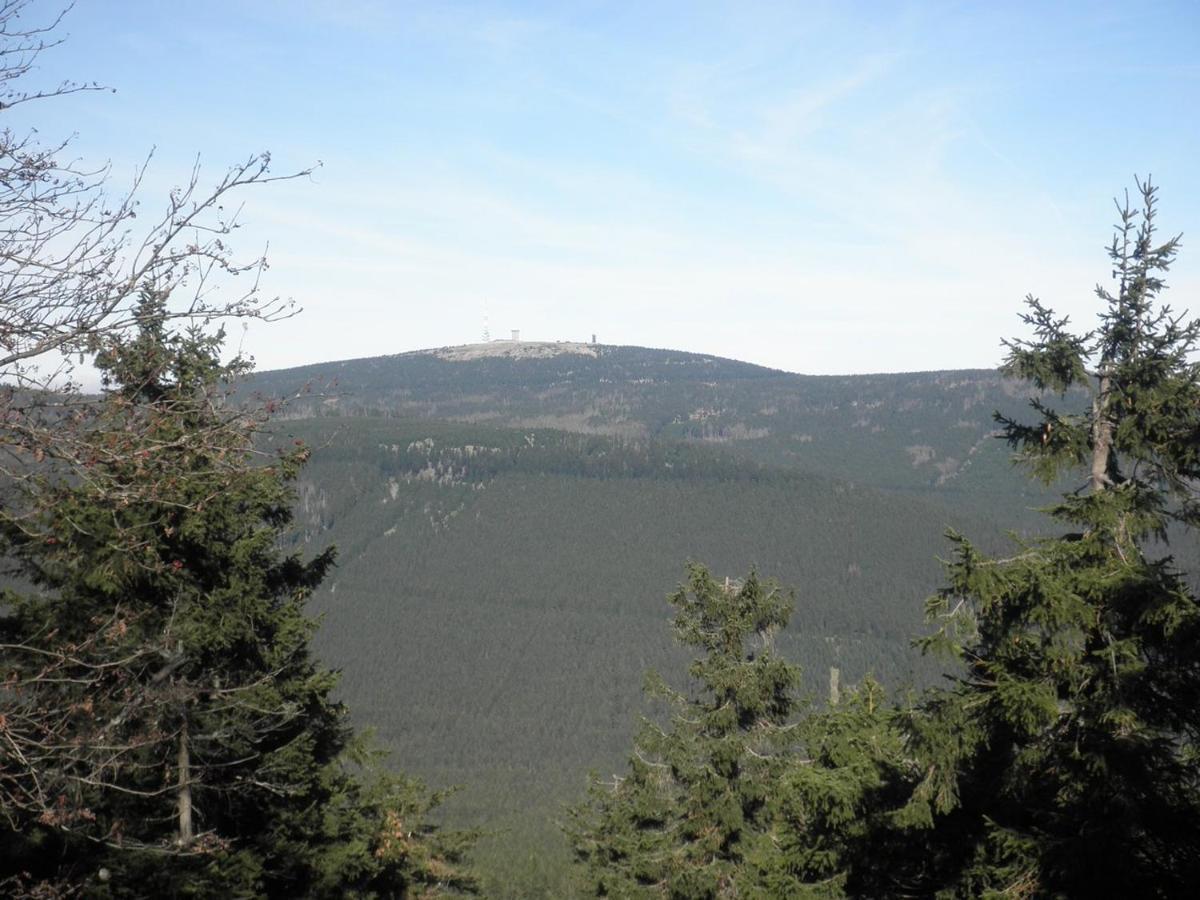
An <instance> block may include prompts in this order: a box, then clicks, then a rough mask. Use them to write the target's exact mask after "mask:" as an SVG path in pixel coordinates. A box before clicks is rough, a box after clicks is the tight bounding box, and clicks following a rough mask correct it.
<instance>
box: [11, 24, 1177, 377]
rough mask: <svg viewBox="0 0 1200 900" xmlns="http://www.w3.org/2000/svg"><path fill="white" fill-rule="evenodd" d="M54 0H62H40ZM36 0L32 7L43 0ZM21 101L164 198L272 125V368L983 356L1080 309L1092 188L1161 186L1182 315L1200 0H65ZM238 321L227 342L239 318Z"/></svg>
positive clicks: (1089, 246)
mask: <svg viewBox="0 0 1200 900" xmlns="http://www.w3.org/2000/svg"><path fill="white" fill-rule="evenodd" d="M46 8H47V9H49V6H47V7H46ZM35 11H36V10H35ZM63 31H64V32H65V34H66V36H67V40H66V42H65V44H64V45H63V46H61V47H59V48H56V49H54V50H53V51H51V52H49V53H47V54H46V55H44V56H43V57H42V59H41V60H40V71H39V72H38V73H37V76H36V77H37V78H39V79H43V80H46V81H51V80H58V79H62V78H74V79H80V80H96V81H100V82H102V83H104V84H105V85H108V86H111V87H113V88H115V89H116V90H115V93H94V94H81V95H75V96H72V97H69V98H62V99H59V100H56V101H54V102H53V103H42V104H33V105H30V106H28V107H26V108H18V110H17V111H14V112H16V113H19V116H20V117H21V118H17V116H14V117H13V119H12V120H10V122H9V125H10V127H14V125H21V124H29V125H34V126H36V127H37V128H38V129H39V131H40V132H41V133H42V134H43V135H45V136H46V137H47V138H51V137H57V136H66V135H68V134H71V133H74V134H76V135H77V137H76V138H75V143H74V145H73V148H74V152H75V153H77V154H78V155H79V156H80V157H82V158H84V159H88V160H100V161H103V160H111V162H112V166H113V179H114V182H115V183H116V184H117V185H121V184H124V183H126V182H127V181H129V180H130V179H131V178H132V175H133V172H134V170H135V168H136V166H137V165H138V164H139V163H140V162H142V161H144V159H145V158H146V156H147V154H148V153H149V152H150V150H151V149H152V148H153V149H154V158H153V161H152V163H151V167H150V170H149V173H148V176H147V179H146V182H145V184H144V186H143V195H142V196H143V202H144V203H145V204H147V205H150V206H153V204H154V202H155V198H156V196H162V195H163V193H164V192H165V191H166V190H168V189H169V188H170V187H171V186H172V185H174V184H177V183H179V182H181V181H183V180H184V179H185V178H186V176H187V174H188V172H189V171H190V168H191V164H192V161H193V160H194V158H195V156H196V155H197V154H199V156H200V159H201V162H202V165H203V166H204V172H205V175H206V177H208V178H210V179H215V178H216V177H217V176H218V175H219V173H220V172H221V171H222V170H223V169H224V167H225V166H226V165H227V164H229V163H231V162H234V161H236V160H239V159H241V158H243V157H245V156H247V155H248V154H250V153H252V152H255V151H259V150H264V149H269V150H271V151H272V153H273V155H274V159H275V168H276V171H278V172H280V173H282V172H285V171H289V170H295V169H301V168H304V167H307V166H309V165H311V164H313V163H315V162H317V161H318V160H319V161H320V162H321V163H322V165H321V168H320V169H319V170H318V172H317V173H316V174H315V175H314V176H313V177H312V178H311V179H303V180H298V181H294V182H289V183H285V184H276V185H273V186H269V187H264V188H261V189H256V190H254V191H252V192H249V193H247V194H246V196H245V197H244V199H245V202H246V208H245V212H244V214H243V221H244V222H245V223H246V227H245V228H244V229H243V231H242V232H241V233H240V234H239V236H238V247H239V248H240V249H244V250H245V252H246V253H247V254H253V253H256V252H258V251H259V250H261V249H262V247H263V246H264V245H265V244H266V243H267V242H268V241H269V243H270V260H271V271H270V272H269V274H268V276H267V280H266V286H267V288H268V289H269V290H270V291H271V292H273V293H278V294H282V295H285V296H290V297H293V298H294V299H295V300H296V301H298V302H299V304H300V305H302V306H303V307H304V312H303V314H302V315H300V316H298V317H296V318H295V319H294V320H291V321H288V322H285V323H278V324H275V325H271V326H269V327H264V326H254V327H251V328H250V330H249V331H248V332H247V333H246V334H245V336H244V342H245V348H246V350H248V351H249V352H250V353H251V354H252V355H254V356H255V357H256V358H257V360H258V362H259V365H260V366H261V367H265V368H275V367H279V366H285V365H296V364H301V363H306V362H316V361H320V360H327V359H341V358H348V357H358V356H372V355H378V354H385V353H396V352H402V351H405V350H412V349H418V348H422V347H431V346H443V345H448V344H459V343H467V342H471V341H477V340H479V338H480V335H481V332H482V329H483V321H484V316H485V315H487V317H488V320H489V322H490V326H491V332H492V334H493V336H497V335H501V334H507V332H508V330H509V329H512V328H519V329H520V330H521V333H522V336H523V337H525V338H528V339H543V340H557V339H564V340H588V339H590V337H591V335H592V334H593V333H595V334H597V335H598V337H599V339H600V341H601V342H605V343H622V344H639V345H646V346H659V347H674V348H679V349H686V350H694V351H702V352H710V353H718V354H722V355H726V356H732V357H735V358H739V359H746V360H750V361H753V362H758V363H762V364H765V365H771V366H776V367H779V368H783V369H788V370H792V371H799V372H810V373H847V372H868V371H910V370H922V369H943V368H957V367H969V366H970V367H974V366H989V365H994V364H996V363H997V362H998V361H999V360H1000V358H1001V355H1002V351H1001V348H1000V344H999V341H1000V338H1001V337H1003V336H1008V335H1012V334H1014V333H1017V332H1018V331H1019V323H1018V322H1017V313H1018V312H1019V310H1020V304H1021V299H1022V297H1023V296H1024V295H1025V294H1026V293H1028V292H1032V293H1035V294H1037V295H1039V296H1041V297H1042V299H1043V300H1045V301H1046V302H1048V303H1049V304H1051V305H1052V306H1054V307H1055V308H1057V309H1059V310H1060V311H1062V312H1065V313H1069V314H1071V315H1072V316H1073V317H1074V318H1075V320H1076V321H1081V322H1087V321H1089V320H1090V318H1091V316H1092V315H1093V314H1094V310H1095V306H1094V303H1093V297H1092V288H1093V287H1094V286H1095V284H1096V282H1097V281H1098V280H1102V279H1104V278H1105V277H1106V276H1107V265H1106V259H1105V257H1104V253H1103V247H1104V245H1105V243H1106V242H1107V239H1108V236H1109V231H1110V226H1111V224H1112V222H1113V221H1114V218H1115V217H1114V214H1113V207H1112V197H1113V195H1114V194H1117V193H1118V192H1121V191H1123V190H1124V189H1125V188H1126V187H1131V186H1132V179H1133V175H1134V173H1137V174H1139V175H1145V174H1146V173H1148V172H1149V173H1153V176H1154V179H1155V181H1156V182H1157V183H1159V184H1160V185H1161V186H1162V195H1161V197H1162V203H1161V216H1160V223H1161V224H1162V226H1163V228H1164V230H1165V231H1170V232H1176V231H1183V232H1184V233H1185V234H1184V250H1183V254H1182V256H1181V258H1180V261H1179V263H1178V264H1177V267H1176V269H1175V270H1174V273H1173V276H1172V279H1171V281H1172V285H1173V287H1172V291H1171V298H1172V300H1173V301H1174V302H1175V304H1176V305H1178V306H1181V307H1187V306H1189V305H1191V306H1193V307H1194V308H1195V310H1196V311H1197V312H1198V313H1200V302H1197V301H1196V298H1197V297H1198V296H1200V292H1198V291H1197V288H1198V287H1200V244H1198V245H1197V246H1196V247H1195V249H1194V250H1193V248H1192V242H1191V240H1189V238H1190V236H1191V235H1192V234H1195V235H1196V241H1197V242H1200V170H1198V166H1197V160H1198V159H1200V115H1198V113H1200V103H1198V100H1200V4H1196V3H1194V2H1182V3H1155V2H1143V3H1138V4H1132V3H1127V2H1126V3H1112V4H1108V3H1098V2H1093V3H1030V4H1022V3H1010V2H988V3H911V4H902V3H882V2H880V3H857V4H843V3H829V4H823V3H797V2H792V3H761V4H760V3H753V2H740V3H730V4H701V3H680V4H673V3H653V2H643V3H611V4H609V3H578V4H573V3H553V4H486V3H485V4H470V5H467V4H455V3H439V4H433V3H422V4H408V3H393V2H383V0H377V2H371V0H343V2H324V3H308V2H303V0H290V2H283V0H242V2H225V0H207V2H202V3H201V2H184V0H173V2H161V3H160V2H149V0H144V2H137V0H122V2H113V0H77V3H76V6H75V8H74V9H73V10H72V11H71V12H70V13H69V14H68V17H67V19H66V22H65V24H64V26H63ZM239 339H242V338H240V337H239Z"/></svg>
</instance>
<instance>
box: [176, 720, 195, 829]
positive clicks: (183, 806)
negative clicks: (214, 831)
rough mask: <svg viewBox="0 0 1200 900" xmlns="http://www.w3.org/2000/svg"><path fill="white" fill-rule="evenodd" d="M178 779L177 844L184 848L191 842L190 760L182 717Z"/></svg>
mask: <svg viewBox="0 0 1200 900" xmlns="http://www.w3.org/2000/svg"><path fill="white" fill-rule="evenodd" d="M178 766H179V778H178V781H177V785H178V787H177V789H176V796H177V798H178V800H179V844H180V846H181V847H186V846H187V845H188V844H190V843H191V842H192V837H193V831H192V759H191V753H190V751H189V749H188V721H187V715H186V714H185V715H184V717H183V726H182V727H181V728H180V730H179V760H178Z"/></svg>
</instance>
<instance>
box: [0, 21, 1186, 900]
mask: <svg viewBox="0 0 1200 900" xmlns="http://www.w3.org/2000/svg"><path fill="white" fill-rule="evenodd" d="M27 6H28V3H27V2H26V0H11V2H7V3H4V2H0V111H5V112H6V111H7V110H8V109H10V108H11V107H13V106H15V105H18V104H23V103H26V102H30V101H41V100H46V99H51V98H54V97H60V96H62V95H64V94H70V93H75V92H77V91H78V90H82V89H85V88H86V86H80V85H73V84H71V83H62V84H61V85H60V86H59V87H57V88H52V89H49V90H47V91H44V92H38V91H32V92H30V91H26V90H25V89H24V88H22V87H21V86H20V85H21V82H22V80H23V79H25V78H26V77H27V76H28V74H29V73H30V71H31V69H32V68H33V66H34V63H35V61H36V60H37V59H38V57H39V55H40V54H41V53H42V52H43V51H44V50H46V49H47V48H48V47H49V46H52V45H53V43H54V42H55V40H56V38H55V37H54V31H55V28H56V27H57V25H58V20H56V19H53V18H52V19H51V20H50V21H48V22H45V23H43V24H40V25H38V24H29V20H28V19H27V18H22V14H23V13H28V12H29V10H28V9H26V7H27ZM66 146H67V145H65V144H63V145H53V144H51V145H49V146H44V145H42V144H41V143H39V140H38V138H37V132H36V131H35V130H31V131H30V132H28V133H27V134H24V135H21V134H16V133H14V132H12V131H11V130H7V129H5V130H3V131H2V132H0V213H2V214H3V216H4V219H5V221H6V222H7V223H9V226H8V227H6V228H4V229H0V291H2V292H3V294H2V296H0V300H2V302H0V563H2V568H0V579H2V581H0V678H2V679H3V686H2V687H0V893H3V895H5V896H12V897H20V898H39V900H47V898H71V897H86V898H98V900H109V898H141V897H196V898H208V897H213V898H216V897H221V898H224V897H247V898H249V897H271V898H276V897H277V898H285V897H286V898H291V897H329V898H333V897H364V898H374V897H397V898H420V897H427V898H431V897H439V896H461V895H472V894H483V895H486V896H492V897H513V898H516V897H522V898H523V897H547V898H550V897H553V898H557V897H567V896H596V897H622V898H623V897H669V898H675V900H717V898H744V897H788V898H791V897H801V898H802V897H808V898H839V897H856V898H877V897H935V898H947V900H949V898H962V900H965V898H974V897H989V898H1026V897H1028V898H1034V897H1038V898H1040V897H1104V896H1121V897H1152V898H1176V897H1190V896H1192V895H1193V894H1194V892H1195V889H1196V885H1197V884H1200V603H1198V601H1197V577H1196V575H1197V573H1198V572H1200V552H1198V545H1197V542H1196V540H1195V530H1194V529H1195V528H1196V527H1197V526H1198V525H1200V496H1198V494H1197V490H1196V488H1197V484H1200V362H1197V352H1198V343H1200V319H1190V318H1188V316H1187V315H1186V314H1179V313H1177V312H1175V311H1173V310H1172V309H1171V307H1170V306H1168V305H1166V304H1165V303H1164V302H1163V297H1162V292H1163V290H1164V289H1165V287H1166V282H1165V278H1166V273H1167V272H1168V270H1169V268H1170V266H1171V264H1172V262H1173V260H1174V258H1175V256H1176V254H1177V252H1178V250H1179V239H1178V238H1167V239H1163V238H1162V237H1161V235H1160V234H1159V231H1158V226H1157V221H1156V216H1157V202H1158V201H1157V189H1156V188H1155V187H1154V185H1152V184H1151V183H1150V182H1149V181H1145V182H1141V181H1138V182H1137V183H1136V191H1135V192H1134V199H1133V200H1132V201H1131V200H1130V199H1129V198H1128V196H1127V197H1126V199H1125V201H1124V202H1123V203H1118V207H1117V209H1118V216H1119V219H1118V224H1117V226H1116V229H1115V233H1114V236H1113V240H1112V243H1111V245H1110V247H1109V250H1108V266H1109V270H1110V271H1111V273H1112V278H1111V281H1109V282H1105V283H1103V284H1102V285H1101V286H1100V287H1098V288H1097V291H1096V294H1097V302H1098V310H1099V313H1098V317H1097V319H1096V323H1095V327H1094V328H1092V329H1091V330H1085V331H1076V330H1074V328H1073V326H1072V323H1070V322H1068V320H1067V319H1066V318H1061V317H1059V316H1058V315H1056V314H1055V313H1054V311H1053V310H1051V309H1050V308H1049V307H1047V306H1045V305H1043V304H1042V303H1041V302H1040V301H1039V300H1037V299H1036V298H1033V297H1030V298H1028V299H1027V303H1026V311H1025V313H1024V314H1023V315H1022V317H1021V318H1022V323H1023V328H1024V335H1023V336H1022V337H1018V338H1013V339H1011V340H1008V341H1005V342H1004V346H1005V348H1006V350H1005V352H1006V358H1005V362H1004V364H1003V365H1002V367H1001V368H1000V369H999V370H998V371H995V372H993V371H986V370H971V371H961V372H927V373H916V374H909V375H861V376H848V377H837V378H817V377H807V376H800V375H793V374H789V373H786V372H780V371H776V370H770V369H765V368H762V367H759V366H754V365H751V364H748V363H742V362H736V361H732V360H727V359H722V358H719V357H715V356H708V355H699V354H691V353H685V352H680V351H674V350H660V349H648V348H639V347H614V346H607V345H599V344H596V343H592V344H571V343H539V342H524V343H522V342H520V341H516V340H514V341H500V342H485V343H483V344H477V345H466V346H462V347H448V348H440V349H436V350H429V351H423V352H417V353H408V354H402V355H399V356H391V357H382V358H376V359H363V360H350V361H345V362H333V363H322V364H319V365H313V366H307V367H305V368H303V369H296V370H286V371H279V372H266V373H257V374H255V373H252V371H251V369H252V366H251V364H250V363H249V362H248V361H247V360H246V359H244V358H243V357H242V356H240V355H239V354H233V355H232V356H231V355H230V353H229V350H228V347H227V342H226V332H225V328H224V326H225V325H226V324H228V323H229V322H234V323H237V322H239V321H240V322H245V321H246V320H250V319H255V320H267V321H270V320H272V319H275V318H278V317H279V316H281V315H288V314H289V310H288V308H287V307H286V305H281V304H278V303H277V302H275V301H272V300H268V299H264V298H263V297H261V296H260V295H259V294H258V289H257V283H256V282H255V283H254V285H253V286H252V287H250V288H249V289H247V290H245V291H244V292H243V293H241V294H238V293H237V292H233V293H221V292H219V291H216V290H215V289H213V287H212V285H213V284H214V282H218V281H223V282H224V283H225V285H226V287H228V284H229V283H232V280H233V279H234V277H235V276H238V275H241V274H246V273H252V277H253V273H260V272H261V271H262V269H263V268H264V266H265V263H264V262H263V261H262V260H249V261H245V260H239V259H237V258H236V257H235V256H234V255H233V253H232V250H231V249H230V247H229V245H228V243H227V241H228V239H229V237H230V235H231V234H232V233H233V231H234V230H235V228H236V223H235V222H234V221H232V220H231V219H230V218H228V217H227V215H226V213H225V212H224V210H225V203H226V202H229V201H230V199H231V197H233V196H236V195H237V192H238V191H239V190H240V189H242V188H245V187H247V186H250V185H255V184H263V183H266V182H270V181H274V180H279V178H280V176H277V175H275V174H272V171H271V167H270V162H271V161H270V158H269V156H266V155H261V156H255V157H251V158H250V159H249V160H247V161H246V162H244V163H242V164H239V165H236V166H234V167H232V168H231V169H229V170H228V171H227V172H226V173H225V175H224V176H223V177H221V178H220V179H219V180H218V181H217V183H216V185H215V186H214V187H213V188H211V189H210V190H209V191H207V192H206V191H205V190H203V189H202V188H201V187H200V182H199V177H198V174H196V173H193V175H192V179H191V181H190V182H189V183H188V184H187V185H185V186H184V187H181V188H179V189H176V190H175V191H173V192H171V193H170V195H169V198H168V201H167V207H166V214H165V216H163V217H162V218H160V219H158V220H155V221H152V222H150V224H148V225H145V226H143V225H142V224H141V221H140V220H139V221H137V222H135V219H137V218H138V217H137V213H136V208H137V202H136V200H135V199H134V198H133V196H132V195H127V196H123V197H120V196H118V197H114V196H111V193H110V191H109V188H108V184H107V180H106V172H105V170H103V169H99V170H88V169H81V168H80V167H79V166H78V165H77V164H76V163H75V162H74V161H68V157H67V156H66V155H64V151H65V148H66ZM305 174H308V173H307V172H300V173H294V174H293V175H285V176H282V177H283V178H291V177H297V176H300V175H305ZM136 227H142V228H143V229H144V230H143V231H142V232H140V233H135V231H134V229H135V228H136ZM242 283H244V281H243V282H242ZM73 360H80V361H81V362H80V363H79V364H80V365H82V364H83V362H82V361H84V360H86V361H87V362H88V364H89V365H91V366H92V367H93V368H94V370H95V372H96V373H98V376H99V378H100V387H99V390H98V391H93V392H85V391H83V390H81V389H80V387H79V386H78V385H76V384H72V383H71V382H70V380H69V378H68V377H67V376H69V375H70V373H71V371H72V366H73V365H74V364H75V363H73Z"/></svg>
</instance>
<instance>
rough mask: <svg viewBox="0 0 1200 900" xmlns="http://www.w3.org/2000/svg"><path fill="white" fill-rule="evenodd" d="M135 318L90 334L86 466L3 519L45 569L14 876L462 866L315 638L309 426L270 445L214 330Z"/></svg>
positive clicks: (451, 875) (406, 883)
mask: <svg viewBox="0 0 1200 900" xmlns="http://www.w3.org/2000/svg"><path fill="white" fill-rule="evenodd" d="M164 303H165V298H164V297H163V296H162V295H161V294H159V293H156V292H154V291H146V292H144V294H143V297H142V301H141V305H140V308H139V310H138V321H139V323H140V326H139V329H138V331H137V332H136V334H134V335H133V336H131V337H129V338H122V337H120V336H116V337H111V336H110V337H108V338H106V339H105V340H103V341H102V342H100V343H99V344H98V345H97V347H96V349H97V351H98V355H97V357H96V363H97V366H98V367H99V369H100V371H101V373H102V375H103V378H104V396H103V398H102V400H101V401H100V406H99V408H98V409H96V410H95V411H94V412H93V415H92V417H91V419H90V420H89V424H88V428H87V430H86V432H82V433H81V439H83V440H86V442H87V446H88V448H90V457H89V458H88V460H87V464H86V465H85V466H84V467H83V469H82V471H83V473H84V474H83V476H82V477H77V476H74V475H72V476H71V477H68V478H63V477H56V476H55V475H54V474H53V473H52V472H51V471H47V470H45V468H44V467H43V468H41V469H39V470H38V474H37V478H38V479H39V482H40V483H39V484H38V485H37V489H36V491H34V492H33V494H34V496H36V497H37V498H38V503H37V506H36V508H35V509H34V510H33V514H32V515H29V516H25V517H23V518H21V519H20V520H12V519H6V520H3V521H2V524H3V528H4V532H3V535H2V536H3V539H4V541H5V549H6V552H7V555H8V557H9V558H10V559H12V560H15V562H16V564H17V566H18V572H19V574H21V575H22V576H23V577H24V578H25V579H27V580H28V581H29V582H31V583H32V584H33V586H34V589H33V590H28V591H19V592H18V591H8V592H6V593H5V595H4V597H3V600H2V606H0V608H2V609H3V617H2V618H0V642H2V645H3V646H2V647H0V652H2V654H3V655H2V663H3V672H4V676H5V678H6V681H5V687H4V689H3V692H2V693H0V735H3V740H0V801H2V811H3V815H4V818H3V820H2V826H0V885H3V887H4V889H5V890H6V891H7V892H8V893H10V894H19V893H21V892H22V891H27V892H30V893H36V892H38V891H41V892H43V893H47V892H53V891H56V890H57V891H61V892H63V893H70V892H74V891H81V892H82V893H83V894H84V895H86V896H94V897H147V896H156V897H158V896H161V897H170V896H191V897H252V896H253V897H257V896H268V897H306V896H312V897H335V896H336V897H341V896H423V895H425V894H426V893H428V894H433V893H437V892H439V891H442V890H458V889H470V888H471V887H472V881H471V879H470V877H469V876H468V875H466V874H465V872H464V871H463V869H462V868H461V866H460V865H459V862H460V860H461V855H462V852H463V850H464V847H465V843H466V841H467V836H466V835H462V834H442V833H438V832H437V831H436V830H435V829H433V828H431V827H430V826H429V824H428V821H427V813H428V812H429V809H430V808H431V806H432V805H434V804H435V803H436V802H437V799H438V798H437V797H436V796H431V795H430V794H429V793H428V792H427V791H426V790H425V789H424V788H423V787H422V786H421V785H420V784H419V783H417V782H415V781H411V780H408V779H404V778H400V777H392V776H385V775H380V774H372V772H373V771H374V769H373V767H372V766H371V764H370V763H371V759H370V756H371V754H370V753H369V752H368V751H367V750H366V749H365V748H364V747H363V745H362V744H361V741H359V740H358V739H356V738H355V736H354V735H353V733H352V730H351V728H350V726H349V724H348V722H347V716H346V710H345V709H344V708H343V707H342V705H341V704H339V703H338V702H336V701H335V700H334V699H333V697H332V692H333V690H334V687H335V685H336V680H337V679H336V676H335V674H334V673H332V672H330V671H328V670H326V669H324V668H322V667H321V666H320V665H319V664H318V663H317V662H316V661H315V660H314V659H313V657H312V654H311V651H310V642H311V638H312V635H313V632H314V629H315V627H316V626H315V623H314V621H313V620H312V619H310V618H308V617H307V616H306V615H305V612H304V605H305V601H306V600H307V598H308V596H309V594H310V592H311V591H312V589H313V588H314V587H315V586H316V585H317V584H318V583H319V582H320V580H321V578H322V577H323V575H324V574H325V573H326V571H327V570H328V569H329V567H330V566H331V565H332V564H333V558H334V557H333V551H332V550H326V551H325V552H323V553H321V554H319V555H318V556H316V557H315V558H314V559H311V560H307V561H305V560H303V559H301V558H300V557H299V556H297V555H286V554H284V553H283V552H282V551H281V549H280V539H281V536H282V534H283V532H284V530H285V529H286V527H287V526H288V523H289V521H290V518H291V505H292V501H293V495H292V490H291V487H290V482H291V481H292V480H293V479H295V477H296V476H297V473H298V472H299V470H300V468H301V466H302V465H303V463H304V461H305V460H306V458H307V456H308V450H307V448H306V447H304V446H302V445H296V446H290V447H288V448H286V449H285V450H283V451H280V452H278V453H277V454H275V455H274V456H273V457H271V458H267V459H263V458H262V457H261V454H260V451H259V450H258V449H257V448H256V440H257V439H259V437H260V435H259V431H260V425H261V422H260V421H259V419H258V418H257V417H256V416H255V415H254V413H253V412H251V411H248V410H247V409H245V408H239V407H235V406H233V405H231V404H229V403H227V402H225V389H226V387H227V383H228V381H229V380H230V379H231V378H233V377H235V376H237V375H239V374H241V373H242V372H243V371H244V370H245V368H246V367H245V365H244V364H243V363H242V362H241V361H240V360H235V361H234V362H232V363H229V364H222V363H221V361H220V356H219V351H220V344H221V340H220V336H215V337H214V336H206V335H205V334H203V333H201V332H199V331H197V330H191V331H188V332H186V333H183V334H180V333H176V332H173V331H172V330H171V329H170V328H169V327H168V324H169V318H168V316H167V315H166V313H165V308H164Z"/></svg>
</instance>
